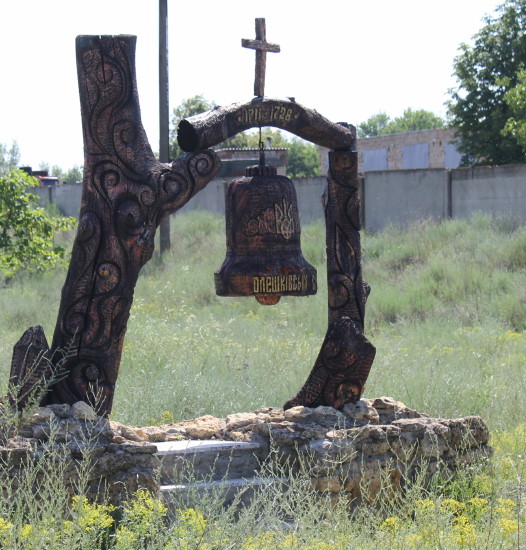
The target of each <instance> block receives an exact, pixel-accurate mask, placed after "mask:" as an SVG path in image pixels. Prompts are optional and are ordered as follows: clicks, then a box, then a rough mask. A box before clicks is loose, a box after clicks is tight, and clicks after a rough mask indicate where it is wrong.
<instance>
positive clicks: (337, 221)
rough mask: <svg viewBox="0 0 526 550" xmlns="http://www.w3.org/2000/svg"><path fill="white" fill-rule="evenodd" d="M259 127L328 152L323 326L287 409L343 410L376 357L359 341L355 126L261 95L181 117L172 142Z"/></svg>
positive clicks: (188, 145)
mask: <svg viewBox="0 0 526 550" xmlns="http://www.w3.org/2000/svg"><path fill="white" fill-rule="evenodd" d="M262 126H273V127H276V128H280V129H282V130H287V131H289V132H291V133H293V134H295V135H297V136H299V137H301V138H303V139H306V140H308V141H311V142H313V143H315V144H317V145H321V146H324V147H328V148H329V149H331V151H330V153H329V173H328V189H327V195H326V201H325V224H326V245H327V286H328V329H327V334H326V337H325V340H324V342H323V344H322V347H321V350H320V353H319V355H318V358H317V360H316V363H315V365H314V367H313V369H312V371H311V373H310V375H309V377H308V379H307V381H306V383H305V384H304V386H303V388H302V389H301V390H300V391H299V393H298V394H297V395H296V396H294V397H293V398H292V399H290V400H289V401H288V402H287V403H286V404H285V408H290V407H293V406H296V405H304V406H318V405H329V406H333V407H335V408H342V407H343V406H344V405H345V403H347V402H354V401H357V400H358V399H359V398H360V396H361V395H362V393H363V390H364V387H365V381H366V380H367V377H368V375H369V371H370V369H371V365H372V363H373V360H374V356H375V352H376V350H375V348H374V346H373V345H372V344H371V343H370V342H369V341H368V340H367V339H366V338H365V336H364V317H365V302H366V300H367V296H368V294H369V286H368V285H367V283H365V282H364V281H363V278H362V266H361V246H360V232H359V231H360V214H359V212H360V199H359V192H358V169H357V167H358V158H357V156H358V155H357V152H356V129H355V128H354V126H351V125H347V124H344V123H340V124H335V123H333V122H331V121H329V120H327V119H326V118H324V117H323V116H322V115H320V114H319V113H318V112H317V111H315V110H312V109H308V108H307V107H304V106H302V105H300V104H299V103H296V101H295V100H294V99H271V98H264V97H258V98H255V99H253V100H251V101H249V102H248V103H235V104H232V105H229V106H227V107H217V108H215V109H213V110H211V111H207V112H206V113H202V114H200V115H196V116H194V117H190V118H188V119H184V120H182V121H181V122H180V124H179V128H178V133H177V138H178V141H179V145H180V146H181V147H182V149H183V150H185V151H198V150H201V149H204V148H207V147H213V146H215V145H218V144H219V143H221V142H223V141H224V140H226V139H228V138H229V137H232V136H234V135H236V134H238V133H239V132H242V131H244V130H247V129H249V128H257V127H262Z"/></svg>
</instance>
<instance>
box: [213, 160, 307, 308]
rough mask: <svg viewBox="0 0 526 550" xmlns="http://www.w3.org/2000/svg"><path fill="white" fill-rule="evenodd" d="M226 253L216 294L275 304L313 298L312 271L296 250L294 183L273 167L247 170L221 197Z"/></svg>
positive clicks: (297, 217) (264, 166)
mask: <svg viewBox="0 0 526 550" xmlns="http://www.w3.org/2000/svg"><path fill="white" fill-rule="evenodd" d="M225 215H226V244H227V252H226V258H225V261H224V262H223V265H222V266H221V267H220V268H219V269H218V270H217V271H216V272H215V285H216V293H217V295H218V296H255V297H256V300H257V301H258V302H259V303H260V304H264V305H274V304H277V303H278V301H279V299H280V297H281V296H308V295H310V294H316V289H317V284H316V269H315V268H314V267H313V266H312V265H310V264H309V263H308V262H307V261H306V260H305V258H304V257H303V254H302V253H301V248H300V233H301V229H300V221H299V215H298V204H297V199H296V190H295V188H294V184H293V183H292V181H291V180H290V179H289V178H286V177H285V176H278V175H276V168H275V167H274V166H267V165H257V166H249V167H248V168H246V174H245V176H244V177H240V178H237V179H235V180H233V181H231V182H230V183H229V185H228V188H227V191H226V197H225Z"/></svg>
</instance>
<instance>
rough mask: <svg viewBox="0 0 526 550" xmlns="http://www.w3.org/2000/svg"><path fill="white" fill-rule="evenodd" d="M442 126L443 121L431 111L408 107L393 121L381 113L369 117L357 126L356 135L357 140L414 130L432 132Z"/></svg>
mask: <svg viewBox="0 0 526 550" xmlns="http://www.w3.org/2000/svg"><path fill="white" fill-rule="evenodd" d="M444 125H445V123H444V120H443V119H442V118H440V117H439V116H438V115H435V114H434V113H432V112H431V111H426V110H425V109H416V110H413V109H411V108H410V107H408V108H407V109H405V111H404V113H403V114H402V116H399V117H396V118H394V119H391V118H390V117H389V116H388V115H387V114H386V113H385V112H383V111H381V112H379V113H377V114H376V115H373V116H371V117H369V118H368V119H367V120H366V121H365V122H362V123H360V124H358V127H357V133H358V137H359V138H366V137H374V136H383V135H387V134H399V133H402V132H414V131H416V130H432V129H433V128H443V127H444Z"/></svg>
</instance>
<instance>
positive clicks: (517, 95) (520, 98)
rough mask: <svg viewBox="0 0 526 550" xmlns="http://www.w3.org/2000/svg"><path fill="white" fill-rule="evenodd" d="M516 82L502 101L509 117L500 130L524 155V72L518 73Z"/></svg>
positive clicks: (525, 116)
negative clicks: (514, 142)
mask: <svg viewBox="0 0 526 550" xmlns="http://www.w3.org/2000/svg"><path fill="white" fill-rule="evenodd" d="M517 77H518V82H517V85H516V86H515V87H514V88H509V89H508V91H507V92H506V93H505V94H504V101H505V102H506V104H507V105H508V107H509V108H510V111H511V114H512V115H513V116H511V117H510V118H509V119H508V120H507V121H506V124H505V126H504V129H503V130H502V134H503V135H505V136H512V137H513V138H514V139H515V140H516V141H517V143H518V144H519V145H520V146H521V147H522V150H523V152H524V153H526V70H522V71H519V73H518V75H517Z"/></svg>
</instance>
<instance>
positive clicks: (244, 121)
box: [177, 97, 356, 151]
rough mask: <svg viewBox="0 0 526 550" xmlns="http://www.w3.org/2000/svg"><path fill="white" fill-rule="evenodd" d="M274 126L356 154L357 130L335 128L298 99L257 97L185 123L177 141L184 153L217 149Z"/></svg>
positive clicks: (314, 141) (187, 120)
mask: <svg viewBox="0 0 526 550" xmlns="http://www.w3.org/2000/svg"><path fill="white" fill-rule="evenodd" d="M262 126H273V127H275V128H280V129H281V130H286V131H287V132H291V133H292V134H295V135H297V136H299V137H301V138H303V139H306V140H307V141H311V142H312V143H315V144H316V145H321V146H323V147H327V148H329V149H336V150H352V149H355V147H356V129H355V128H354V127H353V126H350V125H347V124H335V123H334V122H331V121H330V120H328V119H326V118H325V117H323V116H322V115H320V114H319V113H318V112H317V111H315V110H313V109H308V108H307V107H304V106H303V105H300V104H299V103H296V101H295V100H294V99H273V98H266V97H256V98H254V99H253V100H252V101H249V102H248V103H233V104H232V105H228V106H226V107H216V108H215V109H212V110H210V111H206V112H205V113H201V114H199V115H195V116H193V117H189V118H187V119H183V120H182V121H181V122H180V123H179V128H178V129H177V141H178V142H179V145H180V146H181V148H182V149H183V151H199V150H201V149H207V148H209V147H214V146H215V145H218V144H219V143H221V142H223V141H225V140H226V139H228V138H230V137H232V136H235V135H236V134H239V133H240V132H243V131H245V130H248V129H250V128H258V127H262Z"/></svg>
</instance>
